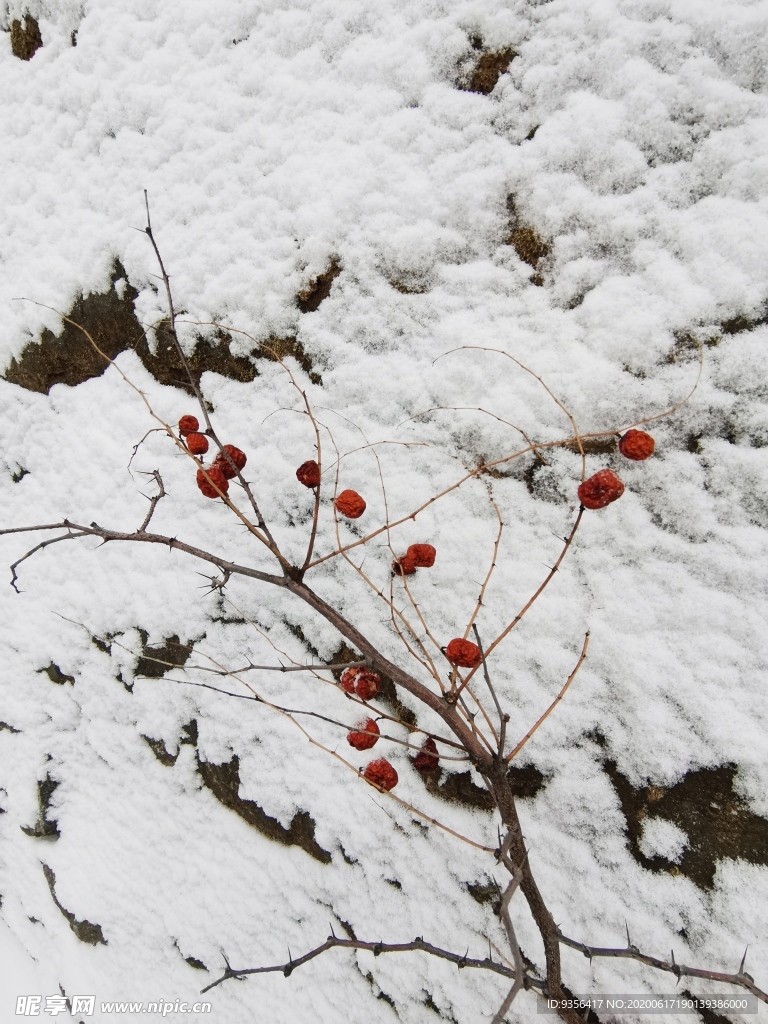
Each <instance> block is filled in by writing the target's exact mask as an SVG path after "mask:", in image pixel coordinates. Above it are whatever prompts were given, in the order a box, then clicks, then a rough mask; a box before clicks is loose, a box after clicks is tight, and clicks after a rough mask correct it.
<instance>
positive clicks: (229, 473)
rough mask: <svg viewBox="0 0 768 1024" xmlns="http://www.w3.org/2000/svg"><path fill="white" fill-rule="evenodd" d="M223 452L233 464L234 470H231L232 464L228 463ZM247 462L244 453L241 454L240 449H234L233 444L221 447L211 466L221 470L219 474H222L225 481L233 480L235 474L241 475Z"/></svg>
mask: <svg viewBox="0 0 768 1024" xmlns="http://www.w3.org/2000/svg"><path fill="white" fill-rule="evenodd" d="M224 452H226V453H227V455H229V459H231V460H232V462H234V464H235V468H234V469H233V468H232V463H231V462H230V461H229V459H228V458H227V455H225V454H224ZM247 461H248V457H247V456H246V454H245V452H241V451H240V449H239V448H235V446H234V445H233V444H225V445H222V450H221V451H220V452H219V454H218V455H217V456H216V458H215V459H214V460H213V464H214V466H216V468H217V469H220V470H221V472H222V473H223V474H224V476H225V477H226V478H227V480H234V478H235V477H236V476H237V474H238V473H242V471H243V470H244V469H245V464H246V462H247Z"/></svg>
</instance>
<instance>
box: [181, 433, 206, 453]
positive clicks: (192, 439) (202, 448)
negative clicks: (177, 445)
mask: <svg viewBox="0 0 768 1024" xmlns="http://www.w3.org/2000/svg"><path fill="white" fill-rule="evenodd" d="M185 440H186V442H187V448H188V449H189V450H190V451H191V452H192V454H193V455H205V453H206V452H207V451H208V438H207V437H206V436H205V434H187V436H186V438H185Z"/></svg>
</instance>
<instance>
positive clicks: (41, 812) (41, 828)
mask: <svg viewBox="0 0 768 1024" xmlns="http://www.w3.org/2000/svg"><path fill="white" fill-rule="evenodd" d="M58 785H59V783H58V782H57V781H56V780H55V779H52V778H51V776H50V775H46V777H45V778H44V779H43V780H42V781H41V782H38V784H37V806H38V816H37V821H36V823H35V825H34V826H33V827H32V828H30V827H29V826H28V825H22V826H21V831H22V832H23V833H24V834H25V835H27V836H32V838H33V839H48V840H56V839H58V838H59V836H60V835H61V833H60V832H59V823H58V821H54V819H53V818H49V817H48V812H49V810H50V807H51V798H52V797H53V794H54V792H55V790H56V787H57V786H58Z"/></svg>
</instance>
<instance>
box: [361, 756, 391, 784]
mask: <svg viewBox="0 0 768 1024" xmlns="http://www.w3.org/2000/svg"><path fill="white" fill-rule="evenodd" d="M363 777H364V778H366V779H367V780H368V782H372V783H373V785H374V786H378V787H379V789H386V790H390V789H394V788H395V786H396V785H397V772H396V771H395V769H394V768H393V767H392V765H391V764H390V763H389V761H387V759H386V758H385V757H380V758H379V759H378V761H371V763H370V764H369V765H368V767H367V768H366V769H365V771H364V772H363Z"/></svg>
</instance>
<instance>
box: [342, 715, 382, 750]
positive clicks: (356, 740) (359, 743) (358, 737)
mask: <svg viewBox="0 0 768 1024" xmlns="http://www.w3.org/2000/svg"><path fill="white" fill-rule="evenodd" d="M378 738H379V727H378V725H376V723H375V722H374V720H373V719H372V718H366V719H364V720H363V721H362V722H358V723H357V725H356V726H355V728H354V729H353V730H352V731H351V732H348V733H347V743H348V744H349V745H350V747H354V748H355V750H370V749H371V747H373V746H375V744H376V741H377V740H378Z"/></svg>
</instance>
